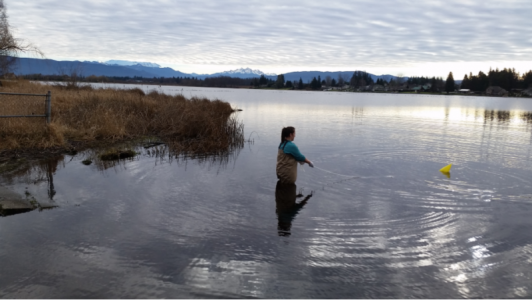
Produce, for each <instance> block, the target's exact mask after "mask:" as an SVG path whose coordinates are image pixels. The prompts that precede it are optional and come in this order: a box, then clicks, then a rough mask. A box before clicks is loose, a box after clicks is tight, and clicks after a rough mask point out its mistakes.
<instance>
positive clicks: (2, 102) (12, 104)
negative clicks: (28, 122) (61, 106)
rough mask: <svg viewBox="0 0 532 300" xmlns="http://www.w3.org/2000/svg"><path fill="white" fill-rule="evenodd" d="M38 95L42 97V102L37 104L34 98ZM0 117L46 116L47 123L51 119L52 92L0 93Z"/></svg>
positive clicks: (37, 101)
mask: <svg viewBox="0 0 532 300" xmlns="http://www.w3.org/2000/svg"><path fill="white" fill-rule="evenodd" d="M38 97H43V98H44V103H42V102H41V103H40V104H39V100H38V99H35V98H38ZM42 104H44V105H42ZM41 113H43V114H41ZM0 118H46V123H48V124H49V123H50V122H51V121H52V93H51V92H48V94H16V93H0Z"/></svg>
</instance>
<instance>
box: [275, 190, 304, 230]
mask: <svg viewBox="0 0 532 300" xmlns="http://www.w3.org/2000/svg"><path fill="white" fill-rule="evenodd" d="M296 190H297V186H296V185H295V184H283V183H281V182H280V181H278V182H277V185H276V187H275V202H276V213H277V219H278V221H279V223H278V225H277V231H278V234H279V236H286V237H287V236H290V234H291V232H290V229H291V228H292V221H293V220H294V219H295V217H296V216H297V214H298V213H299V211H300V210H301V209H302V208H303V206H305V204H307V201H308V200H309V199H310V197H312V192H310V194H309V195H307V196H305V198H303V200H301V201H300V202H299V203H298V202H296V199H297V198H301V197H304V196H303V195H302V194H301V193H299V194H297V193H296Z"/></svg>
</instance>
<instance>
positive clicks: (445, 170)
mask: <svg viewBox="0 0 532 300" xmlns="http://www.w3.org/2000/svg"><path fill="white" fill-rule="evenodd" d="M452 166H453V164H450V165H447V166H445V167H443V168H441V169H440V172H443V173H449V172H450V171H451V167H452Z"/></svg>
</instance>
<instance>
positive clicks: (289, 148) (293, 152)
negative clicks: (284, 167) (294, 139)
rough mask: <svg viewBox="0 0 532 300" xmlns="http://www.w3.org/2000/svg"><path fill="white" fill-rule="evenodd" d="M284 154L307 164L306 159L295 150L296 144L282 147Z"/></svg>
mask: <svg viewBox="0 0 532 300" xmlns="http://www.w3.org/2000/svg"><path fill="white" fill-rule="evenodd" d="M284 153H286V154H290V155H292V156H293V157H294V158H295V159H296V160H297V161H300V162H307V158H306V157H305V156H304V155H303V154H301V152H300V151H299V148H297V146H296V144H294V143H291V142H289V143H286V146H285V147H284Z"/></svg>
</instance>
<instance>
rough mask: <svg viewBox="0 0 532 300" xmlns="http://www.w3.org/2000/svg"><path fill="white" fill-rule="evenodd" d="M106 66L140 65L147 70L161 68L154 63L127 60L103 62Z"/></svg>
mask: <svg viewBox="0 0 532 300" xmlns="http://www.w3.org/2000/svg"><path fill="white" fill-rule="evenodd" d="M103 63H104V64H106V65H117V66H136V65H141V66H143V67H148V68H160V67H161V66H160V65H158V64H156V63H151V62H141V61H129V60H108V61H105V62H103Z"/></svg>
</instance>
